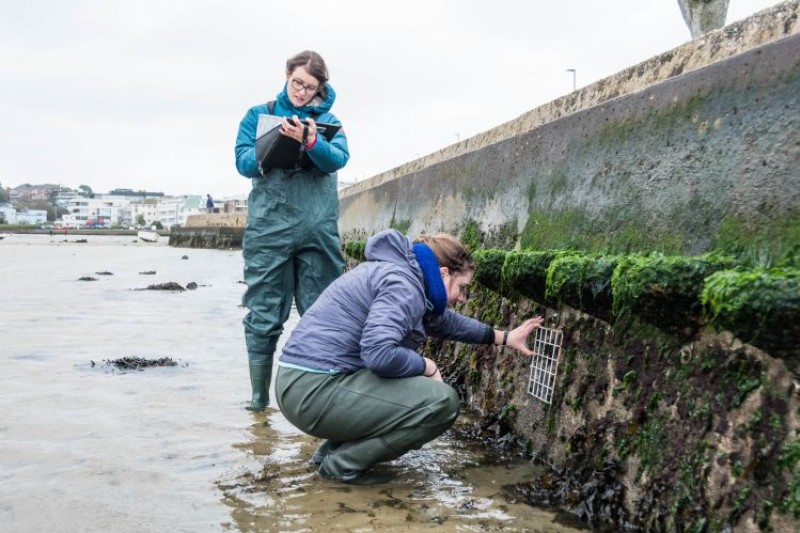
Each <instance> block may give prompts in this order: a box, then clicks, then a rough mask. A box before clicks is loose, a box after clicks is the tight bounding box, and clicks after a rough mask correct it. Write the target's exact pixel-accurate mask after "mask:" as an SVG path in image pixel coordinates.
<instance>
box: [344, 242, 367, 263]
mask: <svg viewBox="0 0 800 533" xmlns="http://www.w3.org/2000/svg"><path fill="white" fill-rule="evenodd" d="M366 245H367V243H366V241H347V242H346V243H344V253H345V255H346V256H347V257H349V258H350V259H353V260H354V261H358V262H361V261H364V260H365V257H364V249H365V248H366Z"/></svg>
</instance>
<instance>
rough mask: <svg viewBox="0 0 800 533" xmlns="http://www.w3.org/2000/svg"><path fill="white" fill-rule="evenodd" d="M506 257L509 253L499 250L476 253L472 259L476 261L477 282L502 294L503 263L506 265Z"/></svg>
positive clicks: (475, 275) (475, 276) (475, 277)
mask: <svg viewBox="0 0 800 533" xmlns="http://www.w3.org/2000/svg"><path fill="white" fill-rule="evenodd" d="M506 255H507V252H505V251H504V250H497V249H490V250H478V251H476V252H474V253H473V254H472V258H473V260H474V261H475V274H474V279H475V281H477V282H478V283H480V284H481V285H483V286H484V287H486V288H487V289H491V290H493V291H495V292H500V283H501V279H502V270H503V263H505V260H506Z"/></svg>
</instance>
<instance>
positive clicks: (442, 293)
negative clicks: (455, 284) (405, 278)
mask: <svg viewBox="0 0 800 533" xmlns="http://www.w3.org/2000/svg"><path fill="white" fill-rule="evenodd" d="M414 256H415V257H416V258H417V263H419V266H420V268H421V269H422V277H423V278H424V279H425V306H426V307H427V308H428V311H430V312H432V313H433V314H434V315H436V316H441V315H442V313H444V310H445V308H446V307H447V291H446V290H445V288H444V281H442V273H441V271H439V262H438V261H437V260H436V256H435V255H434V254H433V250H431V249H430V247H429V246H428V245H427V244H423V243H418V244H415V245H414Z"/></svg>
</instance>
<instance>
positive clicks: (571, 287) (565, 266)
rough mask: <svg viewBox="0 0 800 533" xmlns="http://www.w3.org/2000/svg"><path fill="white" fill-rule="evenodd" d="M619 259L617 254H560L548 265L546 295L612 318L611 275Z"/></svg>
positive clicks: (606, 317)
mask: <svg viewBox="0 0 800 533" xmlns="http://www.w3.org/2000/svg"><path fill="white" fill-rule="evenodd" d="M618 262H619V257H618V256H614V255H600V254H583V253H580V252H575V253H570V254H566V253H565V254H564V255H560V256H559V257H556V258H555V259H553V261H552V262H551V263H550V266H549V267H548V268H547V281H546V296H547V297H548V298H554V299H556V300H557V301H559V302H562V303H565V304H566V305H569V306H570V307H573V308H575V309H580V310H581V311H583V312H585V313H587V314H590V315H593V316H596V317H598V318H602V319H604V320H609V319H610V318H611V307H612V295H611V276H612V274H613V273H614V269H615V268H616V266H617V264H618Z"/></svg>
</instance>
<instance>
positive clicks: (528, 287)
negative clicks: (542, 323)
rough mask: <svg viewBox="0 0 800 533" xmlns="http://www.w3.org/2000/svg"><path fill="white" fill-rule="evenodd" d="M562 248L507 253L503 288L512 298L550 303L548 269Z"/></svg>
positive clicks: (503, 272) (502, 277)
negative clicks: (547, 291) (547, 289)
mask: <svg viewBox="0 0 800 533" xmlns="http://www.w3.org/2000/svg"><path fill="white" fill-rule="evenodd" d="M563 253H565V252H564V251H562V250H546V251H538V252H533V251H520V252H510V253H508V255H506V260H505V262H504V263H503V269H502V272H501V284H500V286H501V289H502V291H503V293H504V295H507V296H509V297H511V298H529V299H531V300H533V301H535V302H538V303H550V302H551V300H550V299H548V298H547V297H546V287H547V269H548V267H549V266H550V262H551V261H552V260H553V259H555V258H556V257H558V256H559V255H561V254H563Z"/></svg>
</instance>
